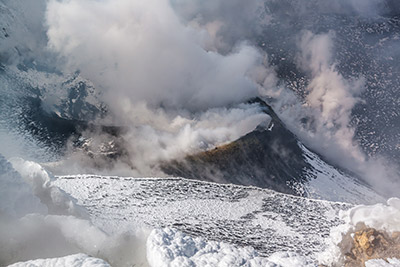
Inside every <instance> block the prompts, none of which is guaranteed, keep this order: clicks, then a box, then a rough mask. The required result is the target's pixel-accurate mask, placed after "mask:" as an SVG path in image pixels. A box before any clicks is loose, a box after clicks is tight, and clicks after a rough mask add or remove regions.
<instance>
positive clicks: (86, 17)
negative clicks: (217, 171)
mask: <svg viewBox="0 0 400 267" xmlns="http://www.w3.org/2000/svg"><path fill="white" fill-rule="evenodd" d="M251 11H252V10H251ZM251 11H250V10H249V11H248V12H251ZM247 15H248V14H247ZM247 15H246V16H247ZM46 18H47V24H48V38H49V44H48V46H49V48H50V49H51V50H52V51H55V52H57V53H58V54H59V55H60V56H61V57H62V58H63V59H64V60H65V61H66V62H67V66H66V70H67V71H68V70H69V71H74V70H76V69H79V70H80V71H81V74H82V75H83V76H84V77H86V78H88V79H90V80H91V81H92V82H93V83H94V84H95V86H96V87H97V88H100V89H101V90H102V91H103V96H104V100H105V101H106V103H107V104H108V106H109V108H110V111H111V114H112V115H113V116H112V119H110V120H111V123H113V124H122V125H126V126H127V127H128V128H129V130H128V133H127V134H125V135H124V138H125V140H127V148H126V149H127V150H128V151H129V154H130V156H131V157H132V158H131V160H130V161H131V162H132V166H130V167H133V168H134V170H135V171H138V173H134V175H142V176H143V175H154V164H155V163H156V162H157V161H162V160H168V159H171V158H177V157H181V156H182V155H185V154H187V153H193V152H197V151H199V150H200V149H207V148H211V147H213V146H216V145H219V144H223V143H226V142H229V141H233V140H235V139H237V138H239V137H240V136H242V135H244V134H246V133H248V132H250V131H252V130H254V129H255V128H256V126H257V125H258V124H260V123H262V122H265V121H266V120H268V119H269V117H268V116H267V115H266V114H264V113H263V112H262V111H261V110H260V109H259V108H257V107H255V106H252V105H239V106H237V105H236V104H238V103H240V102H243V101H245V100H248V99H250V98H251V97H254V96H257V95H259V85H258V84H257V81H255V80H254V76H255V75H257V73H258V72H259V71H260V70H259V69H260V68H261V69H263V70H264V69H265V67H264V66H263V63H264V55H263V54H262V53H261V52H260V51H259V50H258V49H256V48H255V47H253V46H251V45H248V44H246V43H244V42H235V44H234V45H232V46H231V48H230V51H229V53H226V54H221V53H219V52H218V49H215V50H214V51H212V50H207V47H206V46H207V44H206V43H205V42H204V40H205V39H207V38H208V37H209V38H214V37H216V34H217V32H218V31H219V28H220V27H222V26H221V25H220V24H219V23H218V22H217V21H214V22H212V23H208V24H207V25H205V26H204V25H200V24H197V25H194V23H186V24H184V23H182V21H181V19H180V17H178V16H177V14H176V13H175V10H174V9H173V8H172V6H171V4H170V2H169V1H166V0H151V1H146V2H143V1H139V0H135V1H129V0H117V1H110V0H107V1H94V0H83V1H82V0H80V1H78V0H72V1H54V0H53V1H49V3H48V7H47V15H46ZM213 34H214V36H212V35H213ZM226 107H229V108H226ZM131 174H132V172H131Z"/></svg>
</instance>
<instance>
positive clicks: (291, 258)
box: [147, 228, 315, 267]
mask: <svg viewBox="0 0 400 267" xmlns="http://www.w3.org/2000/svg"><path fill="white" fill-rule="evenodd" d="M147 260H148V262H149V264H150V266H152V267H164V266H165V267H167V266H181V267H190V266H199V267H200V266H221V267H223V266H227V267H228V266H249V267H251V266H271V267H272V266H282V267H292V266H293V267H295V266H315V264H313V263H312V262H310V261H309V260H307V258H305V257H302V256H299V255H297V254H295V253H286V252H280V253H275V254H273V255H271V256H270V257H268V258H265V257H260V256H259V255H258V254H257V252H256V251H255V250H254V248H251V247H236V246H234V245H230V244H226V243H223V242H216V241H208V242H207V241H205V240H204V239H202V238H199V237H197V238H193V237H190V236H187V235H185V234H184V233H182V232H179V231H177V230H174V229H170V228H164V229H155V230H153V231H152V233H151V234H150V236H149V238H148V240H147Z"/></svg>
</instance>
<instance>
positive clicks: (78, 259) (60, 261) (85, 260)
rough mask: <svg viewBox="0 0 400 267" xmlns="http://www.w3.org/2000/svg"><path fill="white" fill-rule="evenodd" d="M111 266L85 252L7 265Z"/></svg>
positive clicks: (23, 266)
mask: <svg viewBox="0 0 400 267" xmlns="http://www.w3.org/2000/svg"><path fill="white" fill-rule="evenodd" d="M42 266H46V267H111V266H110V265H109V264H108V263H107V262H105V261H103V260H101V259H97V258H92V257H90V256H88V255H85V254H75V255H70V256H66V257H62V258H53V259H38V260H32V261H26V262H18V263H15V264H12V265H9V267H42Z"/></svg>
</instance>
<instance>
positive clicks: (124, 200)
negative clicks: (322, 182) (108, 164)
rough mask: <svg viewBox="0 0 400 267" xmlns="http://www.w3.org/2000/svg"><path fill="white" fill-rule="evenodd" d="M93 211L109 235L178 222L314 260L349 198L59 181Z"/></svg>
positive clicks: (173, 184) (211, 235) (177, 183)
mask: <svg viewBox="0 0 400 267" xmlns="http://www.w3.org/2000/svg"><path fill="white" fill-rule="evenodd" d="M53 185H56V186H59V187H60V188H62V189H63V190H65V191H66V192H68V193H70V194H71V195H72V196H73V197H74V198H76V199H78V204H80V205H82V206H84V207H86V208H87V210H88V212H89V213H90V215H91V219H92V221H93V223H94V224H95V225H98V226H99V227H100V228H102V229H104V230H105V231H106V232H109V233H113V232H116V231H119V230H120V229H124V228H125V229H129V227H130V226H131V225H144V226H150V227H156V228H159V227H174V228H176V229H178V230H180V231H182V232H184V233H186V234H189V235H191V236H200V237H203V238H205V239H206V240H215V241H224V242H226V243H231V244H236V245H238V246H241V247H244V246H251V247H253V248H255V249H256V250H257V252H258V253H259V255H261V256H270V255H272V254H273V253H275V252H282V251H292V252H301V253H302V254H303V255H306V256H310V257H311V258H312V257H314V254H315V253H317V252H319V251H321V250H323V249H324V247H325V244H326V242H325V238H326V237H329V232H330V229H331V228H332V227H333V226H337V225H339V224H340V223H341V221H340V220H339V219H338V212H339V211H340V210H343V209H348V208H350V207H352V206H351V205H349V204H345V203H333V202H327V201H319V200H311V199H305V198H301V197H294V196H290V195H285V194H281V193H276V192H274V191H271V190H263V189H258V188H253V187H243V186H236V185H221V184H215V183H207V182H198V181H192V180H185V179H178V178H170V179H156V178H143V179H138V178H135V179H134V178H122V177H107V176H94V175H80V176H79V175H78V176H63V177H59V178H58V179H57V180H55V181H54V182H53Z"/></svg>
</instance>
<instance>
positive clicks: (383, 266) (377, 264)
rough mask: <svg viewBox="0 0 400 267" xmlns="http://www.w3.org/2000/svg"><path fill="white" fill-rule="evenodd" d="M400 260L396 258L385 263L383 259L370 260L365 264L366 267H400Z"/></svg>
mask: <svg viewBox="0 0 400 267" xmlns="http://www.w3.org/2000/svg"><path fill="white" fill-rule="evenodd" d="M399 266H400V260H399V259H396V258H391V259H387V261H384V260H382V259H378V260H369V261H367V262H366V263H365V267H399Z"/></svg>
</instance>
